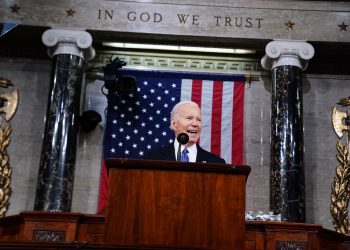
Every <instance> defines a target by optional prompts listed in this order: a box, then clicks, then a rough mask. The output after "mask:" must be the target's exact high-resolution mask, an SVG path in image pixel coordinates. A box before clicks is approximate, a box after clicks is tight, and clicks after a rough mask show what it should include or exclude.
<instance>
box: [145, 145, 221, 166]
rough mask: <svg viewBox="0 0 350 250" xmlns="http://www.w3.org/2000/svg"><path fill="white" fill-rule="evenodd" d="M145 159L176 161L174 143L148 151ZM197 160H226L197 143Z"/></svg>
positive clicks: (213, 161)
mask: <svg viewBox="0 0 350 250" xmlns="http://www.w3.org/2000/svg"><path fill="white" fill-rule="evenodd" d="M143 159H147V160H163V161H176V158H175V152H174V143H171V144H169V145H167V146H164V147H162V148H160V149H156V150H153V151H151V152H149V153H147V154H146V155H145V156H144V157H143ZM196 162H207V163H223V164H225V163H226V162H225V160H224V159H222V158H220V157H218V156H216V155H215V154H213V153H210V152H208V151H206V150H204V149H203V148H201V147H200V146H199V145H197V159H196Z"/></svg>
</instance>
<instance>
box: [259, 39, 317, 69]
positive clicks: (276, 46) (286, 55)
mask: <svg viewBox="0 0 350 250" xmlns="http://www.w3.org/2000/svg"><path fill="white" fill-rule="evenodd" d="M265 52H266V55H265V56H264V57H263V58H262V59H261V65H262V67H263V68H264V69H266V70H271V69H273V68H275V67H278V66H283V65H292V66H296V67H299V68H301V69H302V70H305V69H306V68H307V64H308V61H309V60H310V59H311V58H312V57H313V56H314V54H315V50H314V48H313V47H312V45H311V44H309V43H307V42H306V41H293V40H274V41H272V42H269V43H268V44H267V45H266V48H265Z"/></svg>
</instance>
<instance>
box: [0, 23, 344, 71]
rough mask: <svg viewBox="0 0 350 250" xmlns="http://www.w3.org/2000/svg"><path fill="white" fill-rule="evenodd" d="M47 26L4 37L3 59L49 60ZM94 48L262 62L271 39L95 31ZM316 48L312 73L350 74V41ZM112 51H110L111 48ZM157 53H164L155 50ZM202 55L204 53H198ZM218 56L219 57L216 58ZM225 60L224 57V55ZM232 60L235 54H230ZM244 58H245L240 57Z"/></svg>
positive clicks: (319, 44)
mask: <svg viewBox="0 0 350 250" xmlns="http://www.w3.org/2000/svg"><path fill="white" fill-rule="evenodd" d="M46 29H47V27H37V26H35V27H34V26H23V25H19V26H17V27H15V28H14V29H12V30H11V31H9V32H8V33H6V34H5V35H3V36H2V37H0V57H11V58H33V59H49V58H48V56H47V50H46V47H45V45H44V44H43V43H42V41H41V36H42V34H43V32H44V31H45V30H46ZM88 32H89V33H90V34H91V35H92V37H93V47H94V48H95V50H96V51H97V53H98V52H99V51H103V50H106V49H107V48H106V47H104V46H103V45H102V43H103V42H134V43H152V44H167V45H190V46H207V47H223V48H239V49H254V50H256V53H255V54H253V55H246V56H245V57H247V58H250V59H256V60H259V61H260V59H261V58H262V57H263V56H264V55H265V46H266V44H267V43H268V42H269V40H257V39H232V38H217V37H193V36H192V37H191V36H171V35H170V36H169V35H159V34H157V35H154V34H140V33H138V34H136V33H119V32H105V31H92V30H88ZM310 43H311V44H312V45H313V47H314V48H315V56H314V57H313V58H312V59H311V60H310V62H309V67H308V69H307V73H309V74H340V75H350V42H349V43H327V42H312V41H311V42H310ZM108 49H109V50H110V48H108ZM155 53H161V52H160V51H155ZM197 54H198V55H201V53H197ZM214 56H215V55H214ZM220 56H221V57H222V56H223V55H222V54H220ZM227 56H229V57H232V55H227ZM240 57H242V56H241V55H240Z"/></svg>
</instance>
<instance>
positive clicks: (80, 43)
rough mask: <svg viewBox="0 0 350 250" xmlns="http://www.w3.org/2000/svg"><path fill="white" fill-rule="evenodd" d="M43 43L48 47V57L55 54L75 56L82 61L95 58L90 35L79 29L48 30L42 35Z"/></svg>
mask: <svg viewBox="0 0 350 250" xmlns="http://www.w3.org/2000/svg"><path fill="white" fill-rule="evenodd" d="M42 41H43V43H44V44H45V45H46V46H47V47H48V55H49V56H50V57H53V56H55V55H57V54H71V55H76V56H79V57H81V58H83V59H84V60H87V61H88V60H91V59H93V58H94V57H95V50H94V48H93V47H92V46H91V45H92V37H91V35H90V34H89V33H88V32H86V31H84V30H79V29H57V28H54V29H48V30H46V31H45V32H44V33H43V35H42Z"/></svg>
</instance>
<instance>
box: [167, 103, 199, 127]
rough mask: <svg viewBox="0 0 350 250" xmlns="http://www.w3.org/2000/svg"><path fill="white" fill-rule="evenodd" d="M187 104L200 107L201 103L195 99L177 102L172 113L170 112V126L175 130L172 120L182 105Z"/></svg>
mask: <svg viewBox="0 0 350 250" xmlns="http://www.w3.org/2000/svg"><path fill="white" fill-rule="evenodd" d="M185 104H193V105H195V106H197V107H198V108H199V109H200V107H199V105H198V104H197V103H195V102H193V101H182V102H178V103H177V104H175V106H174V107H173V109H172V110H171V113H170V128H171V129H172V130H173V126H172V124H171V120H172V119H173V118H174V117H175V116H176V115H177V114H178V113H179V109H180V107H181V106H183V105H185Z"/></svg>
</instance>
